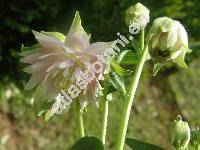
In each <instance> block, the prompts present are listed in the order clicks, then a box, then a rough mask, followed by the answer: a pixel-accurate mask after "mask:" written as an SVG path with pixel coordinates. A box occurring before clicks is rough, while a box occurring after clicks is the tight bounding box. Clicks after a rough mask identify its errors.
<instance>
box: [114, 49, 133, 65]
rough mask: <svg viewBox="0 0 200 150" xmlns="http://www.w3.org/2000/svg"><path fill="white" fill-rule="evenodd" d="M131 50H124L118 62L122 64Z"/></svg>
mask: <svg viewBox="0 0 200 150" xmlns="http://www.w3.org/2000/svg"><path fill="white" fill-rule="evenodd" d="M130 51H131V50H124V51H123V52H121V53H120V55H119V56H118V58H117V62H118V63H119V64H120V62H121V61H122V59H123V58H124V57H125V56H126V54H127V53H128V52H130Z"/></svg>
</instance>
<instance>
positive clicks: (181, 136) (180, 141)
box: [169, 115, 190, 150]
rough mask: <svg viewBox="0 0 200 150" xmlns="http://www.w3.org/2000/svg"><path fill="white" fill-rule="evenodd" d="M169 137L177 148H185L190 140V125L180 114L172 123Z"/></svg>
mask: <svg viewBox="0 0 200 150" xmlns="http://www.w3.org/2000/svg"><path fill="white" fill-rule="evenodd" d="M169 138H170V142H171V144H172V145H173V146H174V148H175V149H181V150H185V149H186V148H187V146H188V144H189V141H190V127H189V125H188V123H187V122H185V121H182V118H181V116H180V115H178V116H177V118H176V119H175V120H174V121H173V122H172V123H171V125H170V129H169Z"/></svg>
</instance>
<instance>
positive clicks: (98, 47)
mask: <svg viewBox="0 0 200 150" xmlns="http://www.w3.org/2000/svg"><path fill="white" fill-rule="evenodd" d="M107 48H111V44H110V43H107V42H96V43H92V44H91V45H90V46H89V49H88V51H89V52H91V53H93V54H96V55H103V53H104V52H105V51H106V49H107Z"/></svg>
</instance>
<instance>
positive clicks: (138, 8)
mask: <svg viewBox="0 0 200 150" xmlns="http://www.w3.org/2000/svg"><path fill="white" fill-rule="evenodd" d="M149 13H150V11H149V9H148V8H147V7H145V6H144V5H142V4H141V3H137V4H136V5H134V6H131V7H129V8H128V9H127V10H126V12H125V22H126V24H127V25H128V26H130V25H131V24H133V23H137V24H138V25H139V26H140V27H142V28H144V27H146V25H147V23H148V22H149Z"/></svg>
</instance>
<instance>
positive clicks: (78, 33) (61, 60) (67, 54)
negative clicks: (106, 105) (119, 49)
mask: <svg viewBox="0 0 200 150" xmlns="http://www.w3.org/2000/svg"><path fill="white" fill-rule="evenodd" d="M33 34H34V35H35V38H36V39H37V41H38V42H39V44H37V45H36V46H34V47H31V48H29V49H32V50H30V51H24V52H22V53H21V55H22V56H23V57H24V58H22V59H21V61H22V62H24V63H28V64H30V65H29V66H28V67H27V68H25V71H26V72H28V73H30V74H32V76H31V78H30V80H29V82H28V83H27V85H26V87H25V89H26V90H30V89H32V88H34V87H36V86H38V85H39V86H38V88H37V90H36V94H35V103H36V104H37V103H39V102H38V101H43V102H42V103H44V106H43V107H42V109H47V108H46V104H45V102H51V104H52V102H53V99H55V97H58V95H59V92H60V91H61V90H64V91H66V92H67V90H68V88H70V85H71V84H75V83H76V82H77V81H79V80H81V74H80V73H81V71H82V72H84V71H85V70H88V69H90V66H91V64H92V63H93V62H95V61H96V60H97V55H103V52H104V51H105V50H106V49H107V48H108V47H109V46H110V45H109V44H108V43H105V42H97V43H92V44H90V41H89V40H90V36H89V35H88V34H87V33H86V32H85V31H84V29H83V27H82V26H81V19H80V16H79V13H78V12H76V15H75V18H74V21H73V23H72V26H71V29H70V31H69V33H68V35H67V36H64V35H63V34H61V33H58V32H41V33H39V32H36V31H33ZM23 49H27V48H26V47H23ZM104 70H105V66H104ZM101 77H102V73H98V74H95V79H94V80H92V81H91V82H90V83H88V84H87V83H85V84H84V83H82V86H83V84H84V86H85V87H84V91H83V93H82V96H81V97H80V100H82V103H84V102H83V101H84V100H88V99H92V98H95V97H97V96H98V94H99V93H100V92H99V91H100V89H101V86H100V84H99V81H98V80H99V79H100V78H101ZM86 96H87V97H86ZM39 107H41V106H39Z"/></svg>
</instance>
